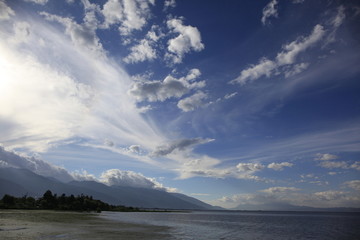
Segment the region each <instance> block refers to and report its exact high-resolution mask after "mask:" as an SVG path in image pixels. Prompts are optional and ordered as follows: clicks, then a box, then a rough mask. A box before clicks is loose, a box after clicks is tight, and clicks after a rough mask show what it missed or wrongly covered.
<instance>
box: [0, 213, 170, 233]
mask: <svg viewBox="0 0 360 240" xmlns="http://www.w3.org/2000/svg"><path fill="white" fill-rule="evenodd" d="M100 216H101V214H98V213H83V212H62V211H51V210H0V239H9V240H10V239H14V240H15V239H17V240H19V239H20V240H21V239H24V240H25V239H26V240H33V239H34V240H35V239H42V240H43V239H44V240H47V239H65V240H69V239H78V240H83V239H84V240H85V239H99V240H100V239H129V240H131V239H169V238H171V235H170V234H169V231H168V230H169V228H168V227H162V226H150V225H140V224H131V223H123V222H117V221H111V220H107V219H104V218H101V217H100Z"/></svg>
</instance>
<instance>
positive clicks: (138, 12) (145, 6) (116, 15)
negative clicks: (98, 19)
mask: <svg viewBox="0 0 360 240" xmlns="http://www.w3.org/2000/svg"><path fill="white" fill-rule="evenodd" d="M150 5H154V1H151V0H149V1H148V0H108V1H107V2H106V3H105V4H104V6H103V9H102V11H101V12H102V14H103V15H104V17H105V22H104V27H105V28H108V27H110V25H113V24H119V25H120V26H119V31H120V34H121V35H124V36H126V35H129V34H130V33H131V32H132V31H134V30H141V29H142V28H143V27H144V26H145V25H146V24H147V20H148V18H150Z"/></svg>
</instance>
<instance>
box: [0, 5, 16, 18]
mask: <svg viewBox="0 0 360 240" xmlns="http://www.w3.org/2000/svg"><path fill="white" fill-rule="evenodd" d="M14 15H15V12H14V11H13V10H12V9H11V8H10V7H9V6H8V5H6V3H5V2H4V1H0V21H1V20H7V19H10V17H11V16H14Z"/></svg>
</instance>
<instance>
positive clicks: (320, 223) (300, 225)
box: [102, 211, 360, 240]
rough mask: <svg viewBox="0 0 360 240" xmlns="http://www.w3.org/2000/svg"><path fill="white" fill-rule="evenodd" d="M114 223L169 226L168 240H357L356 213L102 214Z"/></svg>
mask: <svg viewBox="0 0 360 240" xmlns="http://www.w3.org/2000/svg"><path fill="white" fill-rule="evenodd" d="M102 216H103V217H105V218H107V219H111V220H115V221H122V222H130V223H139V224H150V225H157V226H169V227H170V233H171V235H172V236H173V237H172V238H171V239H175V240H177V239H179V240H190V239H194V240H201V239H204V240H205V239H206V240H209V239H224V240H225V239H226V240H235V239H236V240H240V239H277V240H282V239H296V240H298V239H321V240H323V239H341V240H343V239H344V240H345V239H360V214H359V213H316V212H230V211H194V212H161V213H160V212H139V213H125V212H104V213H103V214H102Z"/></svg>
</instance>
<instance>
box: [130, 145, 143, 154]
mask: <svg viewBox="0 0 360 240" xmlns="http://www.w3.org/2000/svg"><path fill="white" fill-rule="evenodd" d="M129 151H130V152H132V153H140V152H141V149H140V145H131V146H130V147H129Z"/></svg>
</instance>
